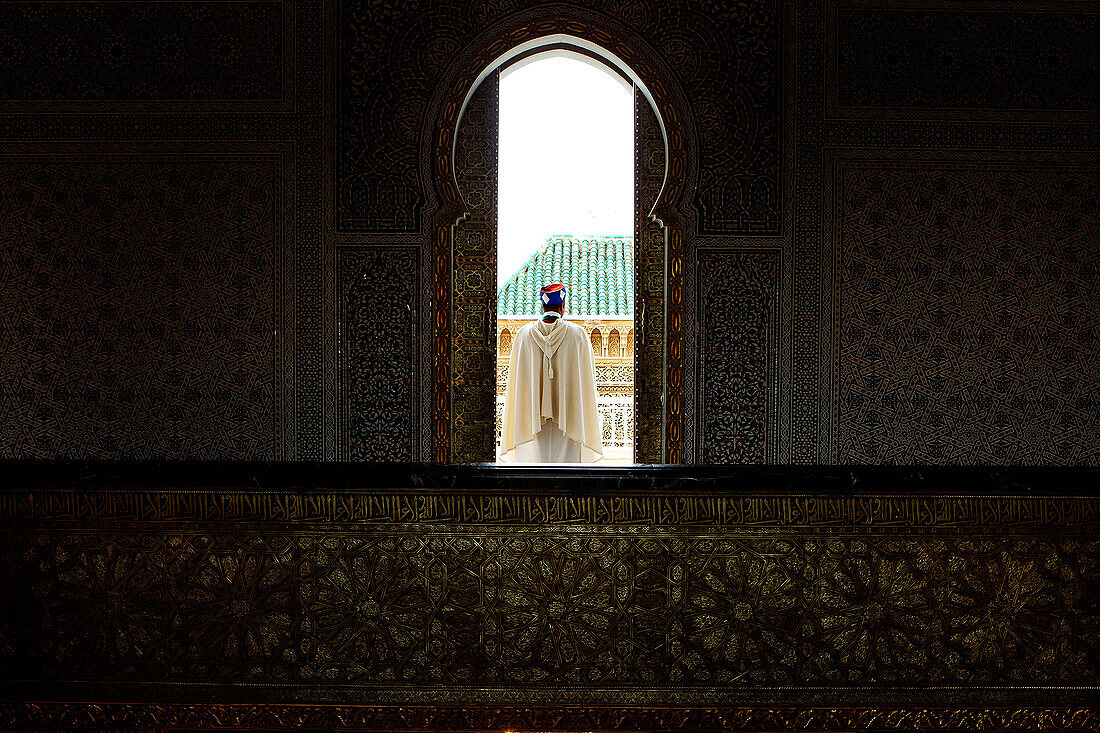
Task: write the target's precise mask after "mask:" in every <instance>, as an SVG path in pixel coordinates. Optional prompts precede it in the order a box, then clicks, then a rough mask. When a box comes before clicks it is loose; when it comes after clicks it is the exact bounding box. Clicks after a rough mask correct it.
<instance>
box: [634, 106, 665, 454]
mask: <svg viewBox="0 0 1100 733" xmlns="http://www.w3.org/2000/svg"><path fill="white" fill-rule="evenodd" d="M664 180H665V141H664V137H663V136H662V134H661V128H660V125H659V123H658V121H657V115H656V114H655V113H654V112H653V108H652V107H651V106H650V104H649V100H648V99H646V98H645V95H643V94H642V92H641V91H640V90H639V89H637V88H635V89H634V241H635V242H636V248H635V251H634V272H635V276H634V279H635V282H634V287H635V292H634V313H635V318H636V319H637V328H636V330H635V333H636V334H637V337H636V338H637V339H638V342H637V347H636V349H635V354H634V370H635V374H636V375H637V378H636V379H634V434H635V445H634V461H635V462H636V463H661V462H663V460H664V458H663V452H662V445H661V442H662V439H663V435H662V424H663V422H664V404H663V400H662V393H663V392H664V386H665V385H664V382H665V367H664V349H665V333H664V331H665V319H664V311H665V308H664V298H665V232H664V230H663V229H662V228H661V227H660V226H658V225H657V224H656V223H655V222H651V221H650V220H649V214H650V211H651V210H652V209H653V205H654V203H655V202H656V201H657V197H658V196H659V195H660V193H661V186H662V185H664Z"/></svg>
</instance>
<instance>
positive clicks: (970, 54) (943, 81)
mask: <svg viewBox="0 0 1100 733" xmlns="http://www.w3.org/2000/svg"><path fill="white" fill-rule="evenodd" d="M1067 9H1068V5H1063V6H1062V8H1061V9H1059V10H1049V11H1045V12H1019V11H1016V12H1002V11H1000V10H997V11H995V12H981V11H976V10H975V9H973V8H968V9H967V10H947V11H942V10H935V11H932V10H910V9H903V8H890V9H883V8H837V9H836V11H835V18H834V22H835V27H836V29H837V48H836V51H835V54H836V57H835V62H834V63H836V69H835V74H836V79H837V84H836V89H835V103H836V104H837V105H838V106H839V107H841V108H855V109H857V110H858V109H861V108H863V109H872V108H879V109H882V108H886V109H890V110H899V109H906V108H908V109H914V108H921V109H951V110H960V109H967V110H991V109H1002V110H1016V111H1020V110H1048V111H1055V112H1056V111H1075V112H1086V113H1087V112H1094V111H1095V110H1096V108H1097V104H1098V103H1100V98H1098V91H1097V90H1098V89H1100V77H1098V76H1097V70H1096V64H1095V55H1096V38H1097V37H1098V36H1100V14H1097V13H1095V12H1091V13H1090V12H1079V13H1074V12H1067ZM1093 10H1095V8H1093Z"/></svg>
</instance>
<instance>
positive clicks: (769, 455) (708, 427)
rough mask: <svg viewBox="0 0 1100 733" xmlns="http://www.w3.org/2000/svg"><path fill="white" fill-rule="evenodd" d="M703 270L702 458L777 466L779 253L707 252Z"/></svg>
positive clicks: (700, 264)
mask: <svg viewBox="0 0 1100 733" xmlns="http://www.w3.org/2000/svg"><path fill="white" fill-rule="evenodd" d="M698 270H699V277H698V280H699V283H700V286H699V287H700V291H701V292H700V306H701V307H700V330H701V331H702V333H703V342H702V343H701V344H700V353H702V354H703V355H704V356H705V358H704V359H703V368H702V370H701V374H700V395H701V396H702V395H705V397H701V398H700V400H699V414H700V415H701V418H700V419H701V421H702V425H701V426H700V431H699V432H700V437H699V440H700V444H701V445H700V453H701V455H700V458H701V460H702V462H704V463H740V464H761V463H769V462H774V461H775V449H776V446H775V432H774V428H775V394H774V391H773V390H774V385H775V357H776V337H777V331H776V330H777V327H778V324H777V303H776V295H777V293H778V287H777V280H778V277H779V257H778V254H777V253H776V252H775V251H774V250H771V251H769V250H764V251H758V252H751V251H750V252H738V253H727V252H721V251H718V250H707V251H705V252H701V253H700V255H699V261H698Z"/></svg>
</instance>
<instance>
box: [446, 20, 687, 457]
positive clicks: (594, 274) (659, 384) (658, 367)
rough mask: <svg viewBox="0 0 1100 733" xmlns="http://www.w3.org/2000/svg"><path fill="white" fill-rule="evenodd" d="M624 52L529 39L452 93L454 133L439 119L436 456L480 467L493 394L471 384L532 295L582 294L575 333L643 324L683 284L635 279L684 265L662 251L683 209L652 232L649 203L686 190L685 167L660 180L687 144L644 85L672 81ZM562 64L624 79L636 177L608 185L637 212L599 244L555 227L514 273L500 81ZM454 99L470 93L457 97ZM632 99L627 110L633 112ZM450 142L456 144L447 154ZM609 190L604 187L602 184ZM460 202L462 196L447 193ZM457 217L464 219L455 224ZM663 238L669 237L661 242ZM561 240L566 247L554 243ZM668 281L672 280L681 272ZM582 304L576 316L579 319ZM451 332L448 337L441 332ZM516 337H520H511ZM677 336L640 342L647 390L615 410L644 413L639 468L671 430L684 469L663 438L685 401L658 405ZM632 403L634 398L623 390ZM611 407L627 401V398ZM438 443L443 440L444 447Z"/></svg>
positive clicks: (486, 377)
mask: <svg viewBox="0 0 1100 733" xmlns="http://www.w3.org/2000/svg"><path fill="white" fill-rule="evenodd" d="M623 50H624V51H626V52H628V54H629V55H630V57H631V58H632V59H633V61H631V60H630V58H628V59H626V60H625V62H624V60H623V59H622V58H618V57H616V55H615V54H613V53H611V52H610V51H607V50H606V48H605V47H603V46H602V44H601V43H599V42H591V41H586V40H584V39H583V38H579V37H574V36H554V37H553V38H551V37H549V36H547V37H546V38H545V40H544V39H542V38H532V39H529V40H528V41H525V42H524V43H522V44H519V45H517V46H515V47H514V48H513V49H511V50H509V51H507V52H505V53H504V54H502V55H501V56H498V57H497V58H496V60H494V61H493V62H492V63H491V64H490V65H489V66H488V67H483V70H482V71H481V72H479V73H478V75H477V77H476V79H475V80H474V81H473V83H472V85H471V86H469V87H465V88H466V89H468V91H465V92H459V90H460V89H462V88H464V87H462V86H461V85H459V86H456V87H455V88H454V90H453V92H449V93H448V94H452V93H453V94H454V102H455V104H456V105H457V106H456V107H451V108H449V109H458V110H460V112H458V114H457V121H456V122H454V124H453V127H451V128H449V129H448V127H447V123H448V121H449V120H450V119H453V118H449V117H447V116H446V115H443V116H442V117H441V119H440V121H441V122H442V123H443V124H442V126H441V127H440V129H439V130H438V132H439V135H440V139H441V140H443V141H444V142H443V143H442V144H441V147H440V149H441V150H448V149H449V150H451V151H452V152H453V168H452V170H453V174H454V179H453V183H454V184H457V186H451V183H452V182H451V181H448V180H441V182H440V183H441V186H440V190H441V191H442V193H443V196H444V199H445V201H446V204H445V206H444V208H442V209H441V210H440V213H439V214H438V215H437V217H436V219H435V223H436V233H437V235H438V237H439V238H440V239H439V241H440V242H445V243H449V244H450V246H451V250H450V251H451V258H450V261H449V262H448V261H447V260H446V259H443V258H435V259H434V260H433V265H435V269H434V270H433V274H432V278H433V287H434V288H435V290H434V292H436V293H437V294H439V298H437V299H435V300H434V301H433V303H435V304H437V305H435V306H434V307H433V317H434V322H435V323H436V324H437V327H438V329H437V331H436V336H437V338H436V355H437V359H436V360H435V361H434V362H433V364H434V366H435V368H436V369H437V371H438V372H439V374H440V377H441V379H440V380H439V381H438V383H437V384H436V387H435V397H436V398H437V399H435V401H434V405H435V407H434V408H433V423H432V424H433V428H434V429H435V436H436V441H435V442H434V444H433V455H434V456H436V458H437V460H442V461H459V462H466V461H485V460H487V459H488V457H487V455H486V452H485V441H484V436H485V435H487V434H488V431H487V430H485V427H486V426H487V425H491V416H492V407H493V406H492V399H491V398H492V395H491V394H490V393H489V392H488V391H486V390H481V389H479V388H478V385H484V384H491V382H492V379H493V375H491V374H490V372H491V371H492V365H493V363H494V361H495V360H494V358H493V357H494V356H497V355H503V354H502V352H501V351H500V350H499V349H500V347H501V343H500V340H499V339H497V340H496V346H497V347H498V351H497V353H496V354H492V353H491V350H492V348H493V346H494V340H493V339H492V334H494V333H498V331H497V328H496V323H495V321H496V319H497V318H499V317H501V316H505V315H507V316H510V317H515V316H537V315H538V313H539V308H538V303H537V296H536V295H534V294H535V293H537V288H538V286H539V284H544V283H547V282H563V283H565V284H566V287H567V288H568V289H569V291H570V294H571V296H574V295H575V297H576V299H575V300H571V301H570V302H567V305H566V310H567V314H566V317H567V318H571V319H575V320H574V322H580V323H583V322H584V321H589V323H591V322H592V321H593V320H596V321H598V320H607V319H608V318H611V319H615V320H618V319H622V317H624V316H625V319H624V320H630V319H631V318H632V317H633V316H634V315H635V310H636V309H635V304H636V303H638V304H641V305H640V306H639V309H638V310H639V311H641V310H644V312H646V313H647V314H648V317H649V318H650V319H654V318H658V319H660V318H661V316H662V313H663V312H664V311H665V308H666V293H665V292H664V291H665V290H666V289H668V290H669V292H676V293H679V292H680V290H679V289H680V287H681V283H680V282H679V279H678V278H672V279H667V278H650V279H647V280H645V283H650V282H652V284H643V279H642V278H638V277H637V276H636V273H637V272H639V271H640V269H644V270H646V271H649V270H659V271H660V272H662V273H665V272H666V271H667V270H668V269H669V266H668V265H667V263H668V262H673V263H674V264H675V263H678V262H679V261H680V255H679V250H678V249H675V250H671V249H669V248H670V247H672V246H673V245H672V244H667V242H674V243H676V245H677V246H679V242H680V241H681V239H680V236H681V234H680V230H681V225H682V221H681V220H680V219H679V218H677V216H678V208H670V209H668V211H667V213H668V214H671V218H669V217H666V218H664V219H663V220H662V221H661V222H659V224H660V226H659V227H658V226H654V225H653V222H654V221H656V220H655V219H654V218H653V216H654V212H655V211H657V209H656V207H655V202H657V201H659V200H660V199H661V198H662V197H666V196H667V200H668V201H672V202H675V201H677V200H678V199H677V194H678V192H679V191H680V190H681V188H682V174H683V169H682V168H679V169H674V168H668V169H667V170H666V163H667V161H668V160H669V158H668V156H669V155H674V156H675V158H674V159H675V160H677V161H680V160H683V159H685V156H684V146H683V145H682V144H681V142H682V141H683V139H684V138H683V135H682V128H681V126H680V125H679V124H678V120H679V119H680V117H679V116H677V108H676V107H675V105H673V104H671V102H670V100H669V99H668V98H667V93H666V91H665V90H663V89H658V90H657V96H656V97H655V96H654V95H653V94H652V93H651V91H650V89H651V88H650V87H648V86H647V81H646V80H649V79H653V80H658V79H664V80H665V81H667V80H668V79H669V77H668V75H667V74H664V73H663V70H660V71H661V73H659V70H657V69H654V68H652V67H650V66H648V65H647V63H646V61H647V59H646V57H645V56H644V55H638V54H635V53H633V49H632V47H629V46H628V47H624V48H623ZM562 56H564V57H567V58H568V57H572V58H573V59H574V60H576V59H577V57H583V58H580V60H581V61H583V62H584V63H585V64H588V65H590V66H595V67H597V69H596V70H597V72H598V73H601V74H604V75H607V74H608V73H609V74H610V75H611V76H618V77H620V78H621V79H622V80H623V81H624V82H625V85H626V92H627V94H628V119H629V120H630V123H628V125H627V127H626V129H625V134H620V136H619V137H620V138H621V139H622V140H623V141H624V142H625V143H627V144H629V143H631V140H632V143H633V155H632V156H631V157H632V158H633V166H632V167H633V176H631V177H628V178H627V179H626V184H625V185H623V186H619V185H615V186H614V188H615V189H616V190H619V189H620V188H621V189H622V190H624V191H628V192H630V191H632V194H631V196H630V200H629V202H628V208H629V209H630V210H631V211H632V214H631V217H630V218H631V219H632V220H633V221H632V222H628V223H625V224H623V225H620V226H625V227H626V230H625V231H622V232H614V233H612V232H608V233H607V234H605V235H603V236H592V234H593V233H592V232H569V233H568V234H571V235H574V236H563V235H566V232H558V231H555V232H554V235H553V236H551V237H548V238H546V239H545V240H542V241H543V242H544V243H545V247H544V245H543V244H542V243H537V244H538V246H539V247H540V251H541V256H540V255H539V254H538V253H533V255H534V256H529V258H528V259H524V260H522V262H520V263H519V264H514V265H513V266H514V267H515V270H514V271H513V272H512V273H511V274H510V275H509V274H507V270H508V269H510V267H509V265H508V264H507V263H506V262H504V261H503V260H504V259H505V258H504V256H503V247H504V242H502V241H501V239H502V238H504V237H503V232H504V231H505V230H504V228H502V227H503V222H502V221H501V218H500V214H501V213H502V212H501V208H502V206H504V205H505V204H506V202H505V200H504V197H501V196H500V195H499V194H503V193H505V192H515V191H518V190H519V187H518V186H517V185H515V184H514V183H509V184H508V185H507V186H504V185H498V184H502V183H503V179H502V178H501V177H500V172H501V171H502V170H503V168H505V167H506V161H505V160H503V159H502V157H507V155H508V153H507V150H506V148H507V145H506V144H505V142H504V141H505V129H504V127H505V117H504V106H505V101H506V100H505V99H504V91H505V90H504V85H503V81H502V80H508V79H510V80H511V81H516V80H518V79H520V78H521V76H522V74H521V73H518V72H520V71H526V70H527V69H528V68H531V69H533V68H535V67H541V66H542V61H543V60H548V62H549V61H562V60H563V59H562V58H560V57H562ZM555 57H559V58H555ZM635 65H637V68H639V69H641V70H643V71H644V73H642V74H641V78H640V77H639V74H637V73H635V71H634V68H635ZM474 68H475V66H474V65H472V64H471V66H470V67H469V71H470V72H472V71H473V69H474ZM547 68H549V67H547ZM466 78H473V77H472V76H470V77H466ZM566 86H567V88H569V89H571V90H572V89H579V85H566ZM461 94H465V97H462V96H461ZM631 97H632V108H631V106H630V105H629V102H630V98H631ZM605 101H606V98H605V97H601V98H600V99H599V100H596V101H594V102H590V103H589V102H586V103H581V104H577V103H575V102H574V103H570V102H569V101H568V100H565V101H560V100H559V101H558V102H556V103H555V105H556V106H553V107H551V108H550V110H549V111H547V112H544V113H543V114H544V115H545V116H549V117H552V118H555V119H566V118H568V117H569V115H570V114H571V113H570V112H563V110H574V109H581V110H584V111H585V113H580V114H579V117H580V118H582V119H587V118H591V110H595V109H599V110H600V111H601V114H602V113H604V112H605V111H606V110H605V109H604V106H605V105H604V102H605ZM658 109H660V110H662V112H661V116H660V117H659V116H658V113H657V112H656V110H658ZM498 110H499V114H498ZM586 113H587V114H586ZM666 113H667V116H666ZM573 116H578V115H573ZM605 116H606V115H605ZM616 119H618V116H617V115H616ZM669 122H671V123H672V124H671V127H670V128H669V130H668V131H667V133H666V127H665V125H666V124H668V123H669ZM523 127H524V125H520V126H518V127H516V128H515V129H523ZM561 127H563V128H564V126H561ZM631 128H633V129H632V131H631ZM560 131H562V130H559V132H560ZM631 133H632V134H631ZM451 135H453V138H452V137H451ZM452 139H453V141H454V143H453V146H452V145H451V144H450V141H451V140H452ZM550 142H551V141H550V140H549V139H541V140H539V141H537V142H535V143H533V144H529V147H534V148H535V149H539V150H541V149H542V148H547V147H558V148H562V145H561V144H555V145H549V143H550ZM563 149H565V150H569V149H570V148H569V144H568V143H566V145H565V146H564V148H563ZM560 158H561V156H556V157H554V159H553V161H552V163H551V166H550V167H551V168H552V167H553V166H555V165H558V166H559V167H560V165H559V164H560ZM439 162H441V163H443V164H444V165H443V166H442V167H440V168H439V171H440V172H443V175H444V176H445V175H446V173H445V171H446V170H447V169H448V167H447V166H446V165H445V164H446V158H445V157H441V158H440V161H439ZM546 167H547V166H545V165H542V166H529V167H528V170H532V169H535V168H537V169H538V170H542V169H543V168H546ZM570 168H571V169H572V168H573V166H570ZM579 168H583V166H578V170H576V171H572V174H573V176H572V178H570V179H569V180H568V182H567V183H564V184H562V183H561V182H555V183H554V185H553V186H551V191H552V192H553V191H556V190H558V189H569V188H574V187H575V186H574V183H575V182H576V180H577V179H578V177H581V176H582V174H581V173H580V172H579ZM666 173H667V174H668V176H667V177H666ZM585 177H586V178H593V179H600V180H602V179H606V178H607V176H606V171H603V172H601V173H598V174H596V175H588V176H585ZM544 178H545V176H544ZM631 179H632V180H631ZM616 180H617V179H616ZM603 183H604V184H605V185H607V184H608V182H607V181H606V180H604V181H603ZM631 184H632V185H631ZM456 193H457V194H458V197H457V199H456V198H455V197H454V195H455V194H456ZM547 200H549V196H547V197H545V200H543V201H542V205H541V206H540V207H538V208H541V209H543V210H552V211H555V212H556V213H555V216H558V215H562V219H561V220H562V221H563V223H564V222H565V219H564V208H563V207H561V206H558V205H556V204H555V205H553V206H549V205H547V203H546V201H547ZM538 208H537V209H536V210H538ZM456 216H458V217H460V218H459V219H458V225H457V226H456V225H455V221H456V218H455V217H456ZM669 221H671V223H672V226H671V228H669V229H665V226H666V222H669ZM576 226H580V225H576ZM670 232H671V236H672V237H673V238H672V239H668V237H669V236H670V234H669V233H670ZM558 240H561V243H560V246H559V242H558ZM666 240H667V241H666ZM486 245H488V246H486ZM494 245H495V246H494ZM543 250H545V251H543ZM670 252H672V254H671V255H670V254H669V253H670ZM670 257H671V259H670ZM559 263H560V264H559ZM567 263H568V264H569V266H568V267H567V266H566V265H567ZM673 271H674V272H676V273H679V272H680V270H679V269H674V270H673ZM494 275H495V276H496V277H493V276H494ZM501 277H507V278H508V280H507V281H505V282H502V281H501V280H500V278H501ZM494 280H495V281H497V285H498V287H497V292H496V294H495V295H496V297H493V293H492V292H491V283H492V282H493V281H494ZM513 280H514V282H513ZM582 294H583V298H584V299H583V300H581V296H582ZM533 301H534V302H533ZM675 302H679V300H676V301H675ZM447 305H450V306H452V307H453V308H454V311H453V312H452V313H450V314H448V313H446V312H445V309H446V307H447ZM487 306H488V307H487ZM582 306H583V308H584V310H581V307H582ZM586 316H588V317H586ZM672 322H673V323H678V321H672ZM448 326H450V328H451V329H453V330H448ZM589 330H590V334H589V335H590V339H591V342H592V343H593V352H594V353H595V354H596V355H598V356H600V357H604V356H605V353H604V346H605V343H606V341H607V339H606V338H605V337H606V336H608V334H604V333H602V332H601V331H600V330H599V329H598V328H597V329H595V332H593V330H592V329H591V327H589ZM616 330H618V329H616ZM628 333H629V334H631V335H633V328H626V327H624V328H623V329H622V330H621V331H619V333H618V339H619V343H618V347H617V353H615V352H614V351H613V352H612V357H613V358H614V357H615V356H617V357H618V358H622V355H623V353H624V352H625V351H627V350H629V352H630V353H633V352H634V348H633V347H634V344H632V343H631V344H624V343H623V340H624V339H626V338H627V334H628ZM639 333H641V331H639ZM510 335H511V336H512V338H513V340H514V333H513V334H510ZM486 337H488V338H486ZM679 337H680V334H679V332H678V330H669V331H668V332H667V333H663V332H662V333H661V334H659V335H658V337H657V338H645V339H644V340H643V342H642V343H640V344H639V345H638V348H639V351H638V359H637V361H638V364H639V368H640V369H641V370H642V371H643V372H644V373H645V374H647V375H649V377H648V378H647V379H646V380H645V385H646V386H645V387H644V388H642V389H640V390H638V391H634V392H633V396H632V397H631V398H629V399H628V400H626V401H625V402H623V404H624V405H625V407H624V408H623V409H627V410H629V411H631V412H636V411H637V412H639V418H638V422H637V424H636V426H635V429H636V432H637V435H638V437H639V441H638V442H637V444H636V445H637V446H638V448H639V451H640V452H639V453H638V454H637V456H636V458H637V460H640V461H644V462H660V461H663V460H666V451H665V447H664V446H665V444H666V440H665V438H666V432H667V436H668V440H667V445H668V446H670V449H669V450H668V451H667V458H668V459H671V460H673V461H675V460H678V456H679V448H678V446H679V436H680V431H679V430H676V431H668V430H666V427H667V423H668V421H669V420H671V419H677V420H678V419H679V403H678V402H677V400H676V399H675V395H674V398H673V400H672V402H671V403H670V404H671V407H669V406H666V405H665V404H664V402H663V394H664V392H663V390H664V389H665V388H666V386H667V383H668V382H669V381H670V380H672V379H673V376H676V377H677V378H678V375H679V362H678V361H677V360H671V361H669V360H667V359H664V358H663V357H662V353H663V351H664V350H665V349H666V348H667V346H668V342H669V341H676V342H677V343H678V341H679ZM487 352H489V353H487ZM675 353H678V351H677V352H675ZM486 357H488V358H486ZM631 366H633V361H632V363H631ZM674 369H675V370H676V371H675V372H674V371H673V370H674ZM498 371H499V370H498ZM604 371H605V372H606V369H605V370H604ZM631 371H633V370H631ZM448 390H449V392H448ZM483 393H484V394H483ZM630 393H631V391H629V390H628V392H627V394H630ZM601 394H603V393H602V392H601ZM604 396H605V397H606V396H607V395H604ZM601 399H602V398H601ZM616 399H618V400H620V401H622V398H621V397H617V398H616ZM635 402H636V403H637V410H636V409H635V404H634V403H635ZM628 403H629V404H628ZM605 408H606V409H620V407H619V406H618V405H617V404H616V405H614V406H611V405H610V403H609V404H608V405H604V404H602V403H601V409H605ZM448 426H449V427H448ZM632 432H633V431H632ZM440 436H449V437H448V438H445V439H443V440H440V439H439V438H440ZM630 442H631V443H633V442H634V441H630ZM672 447H675V450H672ZM632 453H633V450H631V449H626V450H625V451H624V453H623V456H621V457H616V458H617V459H618V458H621V459H625V460H626V461H627V462H629V461H630V458H631V457H632Z"/></svg>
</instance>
